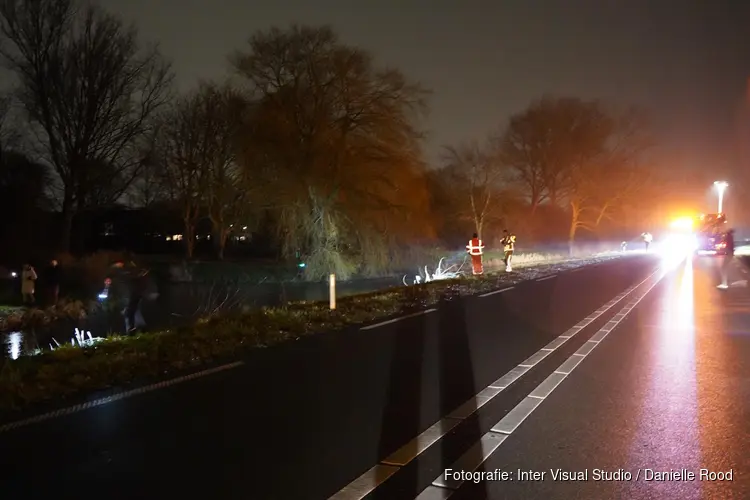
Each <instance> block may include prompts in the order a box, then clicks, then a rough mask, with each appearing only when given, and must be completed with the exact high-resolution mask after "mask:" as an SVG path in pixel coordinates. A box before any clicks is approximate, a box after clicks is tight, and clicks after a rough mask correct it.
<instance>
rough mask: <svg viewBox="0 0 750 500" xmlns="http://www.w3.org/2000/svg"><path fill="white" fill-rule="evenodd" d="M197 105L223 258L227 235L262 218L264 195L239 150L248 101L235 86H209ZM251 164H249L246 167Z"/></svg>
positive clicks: (216, 237)
mask: <svg viewBox="0 0 750 500" xmlns="http://www.w3.org/2000/svg"><path fill="white" fill-rule="evenodd" d="M195 104H196V105H198V106H199V107H200V111H199V112H200V114H201V115H202V119H203V132H202V134H201V136H202V139H203V140H202V141H201V145H200V146H199V147H200V148H202V149H203V151H202V157H203V162H202V164H201V168H203V169H204V171H205V174H204V175H205V178H206V181H207V183H206V193H205V195H206V207H207V210H208V216H209V218H210V219H211V224H212V225H213V232H214V241H215V242H216V252H217V257H218V258H219V259H223V258H224V249H225V247H226V242H227V237H228V236H229V233H230V231H231V229H232V227H233V226H234V225H239V224H240V223H241V224H242V225H243V226H244V227H247V226H248V224H250V223H252V225H253V226H254V225H255V223H256V222H257V221H258V220H259V218H260V217H259V214H260V212H261V211H262V207H261V206H260V204H259V203H257V201H258V200H257V196H258V195H259V194H260V190H259V189H258V188H259V185H258V184H257V183H255V182H254V181H255V179H251V178H248V177H249V176H248V175H247V174H250V173H251V172H252V169H251V168H242V167H241V166H240V165H239V163H238V153H239V152H240V151H241V150H242V146H241V144H240V143H239V141H240V140H241V139H242V133H243V132H245V131H246V130H247V128H246V126H245V125H246V120H247V119H249V117H250V114H249V112H248V110H249V106H248V103H247V102H246V101H245V99H243V97H242V96H241V95H240V94H238V93H237V92H236V91H235V90H233V89H232V88H231V87H229V86H227V85H225V86H222V87H219V86H214V85H205V86H203V87H202V88H201V90H200V91H199V94H198V96H197V100H196V101H195ZM246 167H248V166H246Z"/></svg>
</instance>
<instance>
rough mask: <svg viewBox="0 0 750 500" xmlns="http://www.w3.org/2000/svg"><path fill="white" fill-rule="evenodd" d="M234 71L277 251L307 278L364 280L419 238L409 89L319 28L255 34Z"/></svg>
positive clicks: (423, 209) (421, 187)
mask: <svg viewBox="0 0 750 500" xmlns="http://www.w3.org/2000/svg"><path fill="white" fill-rule="evenodd" d="M233 62H234V66H235V68H236V70H237V73H238V74H239V75H240V76H242V77H243V79H244V81H245V82H246V83H247V85H248V87H249V92H250V95H251V97H252V99H253V100H254V101H255V102H257V106H258V107H257V113H258V114H257V118H256V119H257V120H258V123H259V124H262V126H259V127H257V128H256V130H255V134H254V136H253V138H252V141H251V142H252V144H253V147H252V148H248V150H247V151H248V154H247V155H246V157H245V160H244V161H245V163H246V164H253V165H254V166H255V169H256V171H258V172H263V175H264V178H265V182H267V183H268V184H269V185H271V186H273V192H274V194H275V195H277V196H278V198H277V200H278V201H277V204H276V207H275V208H276V209H275V210H274V212H275V214H276V215H275V220H276V223H277V227H278V233H279V236H280V238H281V242H282V248H283V252H284V254H285V255H286V256H291V255H294V254H295V253H296V252H297V251H301V253H302V254H303V256H304V258H305V259H306V262H307V264H308V265H307V267H306V273H307V275H308V277H309V278H311V279H319V278H322V277H323V276H326V275H327V274H328V273H329V272H332V271H334V272H336V273H337V274H339V275H340V276H341V277H345V276H347V275H349V274H350V273H351V272H352V271H353V270H355V269H357V268H361V267H362V266H363V265H364V266H365V269H364V270H365V271H368V270H370V271H373V270H374V269H375V268H377V267H380V266H384V265H388V264H389V263H390V260H391V257H392V256H391V255H390V252H389V250H390V248H391V245H393V244H394V243H395V242H396V241H398V240H399V238H402V237H408V236H409V235H411V234H413V233H415V232H416V233H420V234H425V233H428V232H430V230H431V228H430V227H429V219H428V212H427V207H428V195H427V192H426V183H425V181H424V165H423V164H422V162H421V151H420V148H419V139H420V138H421V135H420V134H419V132H418V131H417V129H416V128H415V126H414V118H415V117H417V116H418V114H419V113H421V112H422V111H423V110H424V106H425V102H424V98H425V97H426V92H425V91H424V90H423V89H422V88H421V87H420V86H418V85H415V84H411V83H409V82H408V81H407V80H406V78H405V77H404V76H403V75H402V74H401V73H400V72H398V71H396V70H391V69H386V70H381V69H378V68H376V67H375V65H374V63H373V60H372V57H371V56H370V55H369V54H368V53H366V52H364V51H362V50H359V49H356V48H352V47H348V46H346V45H344V44H342V43H341V42H340V41H339V39H338V37H337V36H336V35H335V33H334V32H333V31H332V30H331V29H330V28H327V27H323V28H310V27H300V26H293V27H291V28H289V29H288V30H286V31H282V30H280V29H277V28H274V29H272V30H270V31H267V32H260V33H258V34H256V35H254V36H253V37H252V38H251V39H250V42H249V50H248V51H247V52H244V53H243V52H240V53H237V54H235V56H234V58H233ZM368 268H369V269H368Z"/></svg>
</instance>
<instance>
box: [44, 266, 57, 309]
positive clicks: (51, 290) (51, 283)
mask: <svg viewBox="0 0 750 500" xmlns="http://www.w3.org/2000/svg"><path fill="white" fill-rule="evenodd" d="M44 284H45V286H46V288H47V297H48V299H49V302H50V304H52V305H55V304H57V301H58V300H59V298H60V264H59V263H58V262H57V260H54V259H53V260H52V261H50V263H49V267H48V268H47V269H46V271H45V276H44Z"/></svg>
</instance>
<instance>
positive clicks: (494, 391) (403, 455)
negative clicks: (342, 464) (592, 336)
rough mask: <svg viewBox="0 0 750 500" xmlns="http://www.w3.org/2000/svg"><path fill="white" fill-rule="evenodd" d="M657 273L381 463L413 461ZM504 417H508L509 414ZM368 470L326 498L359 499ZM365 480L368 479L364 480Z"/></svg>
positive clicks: (372, 486) (398, 465)
mask: <svg viewBox="0 0 750 500" xmlns="http://www.w3.org/2000/svg"><path fill="white" fill-rule="evenodd" d="M658 272H659V270H658V269H657V270H656V271H655V272H653V273H652V274H650V275H649V276H648V277H646V278H645V279H644V280H643V281H641V282H640V283H638V284H636V285H633V286H631V287H629V288H627V289H626V290H625V291H624V292H622V293H620V294H618V295H617V296H615V297H614V298H613V299H612V300H610V301H609V302H607V303H606V304H604V305H603V306H602V307H600V308H599V309H597V310H596V311H595V312H594V313H592V314H590V315H588V316H586V318H584V319H583V320H581V321H580V322H578V323H577V324H576V325H575V326H573V327H571V328H569V329H568V330H566V331H565V332H564V333H563V334H562V335H560V336H558V337H557V338H555V339H554V340H552V341H551V342H550V343H549V344H547V345H546V346H545V347H543V348H541V349H540V350H539V351H537V352H536V353H534V354H533V355H532V356H530V357H529V358H527V359H526V361H524V362H522V363H521V364H519V365H517V366H516V367H515V368H513V369H511V370H510V371H509V372H508V373H506V374H505V375H503V376H502V377H500V378H499V379H497V380H496V381H494V382H493V383H491V384H490V385H489V386H487V387H486V388H484V389H483V390H481V391H480V392H479V393H477V394H476V395H474V396H473V397H472V398H470V399H469V400H468V401H465V402H464V403H462V404H461V405H459V406H458V408H456V409H454V410H453V411H451V412H450V413H448V415H446V416H445V417H444V418H443V419H441V420H440V421H438V422H436V423H435V424H433V425H432V426H431V427H429V428H428V429H427V430H425V431H424V432H422V433H421V434H419V435H418V436H417V437H415V438H414V439H412V440H411V441H409V442H408V443H406V444H405V445H403V446H402V447H401V448H399V450H397V451H396V452H394V453H393V454H391V455H390V456H389V457H387V458H386V459H384V460H383V461H381V464H382V465H387V466H396V467H403V466H405V465H406V464H408V463H409V462H411V461H412V460H414V459H415V458H417V456H419V455H420V454H422V453H423V452H424V451H425V450H427V449H428V448H429V447H430V446H432V445H433V444H435V443H436V442H437V441H439V440H440V439H442V437H443V436H445V435H446V434H448V433H449V432H450V431H451V430H453V428H454V427H455V426H456V425H458V424H459V423H460V422H461V421H463V420H465V419H466V418H468V417H470V416H471V415H472V414H474V412H476V411H477V409H479V408H481V407H482V406H484V405H485V404H487V403H488V402H489V401H490V400H491V399H492V398H494V397H495V396H497V395H498V394H499V393H500V392H502V391H503V390H505V389H506V388H507V387H509V386H510V385H511V384H513V383H514V382H516V381H517V380H518V379H519V378H521V377H522V376H523V375H525V374H526V372H528V371H529V370H530V369H531V368H532V366H533V365H530V364H529V363H533V364H534V365H535V364H537V363H539V361H541V360H542V359H544V358H545V357H547V356H548V355H549V354H551V353H552V352H553V351H554V350H555V349H557V348H558V347H560V346H561V345H563V344H564V343H565V342H566V341H567V340H568V339H570V338H571V337H573V336H574V335H576V334H577V333H578V332H580V331H581V330H583V329H584V328H585V327H586V326H588V325H590V324H591V323H592V322H593V321H595V320H597V319H598V318H599V317H601V316H602V315H603V314H604V313H605V312H607V311H609V310H610V309H612V308H613V307H614V306H615V305H617V304H618V303H620V302H621V301H622V300H623V299H624V298H626V297H627V296H629V295H630V294H631V293H633V291H635V290H636V289H638V288H639V287H640V286H641V285H643V284H644V283H646V282H647V281H648V280H650V279H651V278H652V277H653V276H654V275H656V274H657V273H658ZM511 288H512V287H511ZM505 290H507V289H503V290H496V291H494V292H490V294H492V293H499V292H501V291H505ZM480 297H481V295H480ZM581 359H582V358H581ZM531 400H532V401H534V400H536V401H538V402H541V401H542V399H539V398H531ZM537 404H538V403H537ZM511 413H512V412H511ZM507 416H510V413H509V414H508V415H507ZM524 418H525V417H524ZM446 421H454V422H456V424H455V425H447V424H446V423H445V422H446ZM520 421H521V420H519V424H520ZM495 434H497V433H495ZM495 441H496V439H494V438H490V442H492V443H494V442H495ZM428 443H429V444H428ZM498 446H499V443H498ZM474 452H476V450H474ZM467 453H468V452H467ZM480 463H481V462H480ZM454 468H455V467H454ZM371 471H372V469H370V470H369V471H367V472H365V473H364V474H363V475H362V476H360V477H358V478H357V479H355V480H354V481H352V482H351V483H350V484H349V485H347V486H345V487H344V488H343V489H341V490H340V491H339V492H338V493H336V494H335V495H334V496H332V497H331V498H330V499H329V500H334V499H336V500H361V499H362V498H364V497H366V496H367V495H369V494H370V493H372V492H373V491H374V490H375V489H376V488H377V487H378V486H379V485H380V484H381V483H382V481H381V482H379V483H378V484H374V483H373V482H372V481H370V480H369V479H367V477H371V476H368V474H370V475H371ZM365 476H367V477H365ZM386 479H387V478H386ZM368 481H370V482H369V483H368ZM355 483H356V484H358V485H361V484H370V486H371V488H369V489H366V491H365V490H360V489H355V488H352V487H351V486H352V485H354V484H355ZM433 484H434V483H433ZM344 492H346V493H344ZM433 493H434V492H433ZM433 493H429V492H428V493H426V494H427V495H430V494H433ZM423 498H428V497H423ZM429 498H432V497H429Z"/></svg>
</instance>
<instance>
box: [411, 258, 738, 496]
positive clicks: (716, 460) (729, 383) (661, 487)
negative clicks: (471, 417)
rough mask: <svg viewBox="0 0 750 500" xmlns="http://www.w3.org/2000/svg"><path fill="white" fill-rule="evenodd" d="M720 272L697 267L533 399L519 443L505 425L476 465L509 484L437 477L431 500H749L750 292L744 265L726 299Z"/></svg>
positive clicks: (709, 263) (675, 277)
mask: <svg viewBox="0 0 750 500" xmlns="http://www.w3.org/2000/svg"><path fill="white" fill-rule="evenodd" d="M716 264H717V261H716V260H715V259H695V260H690V259H688V260H686V262H685V264H683V265H681V266H679V267H678V268H677V269H676V270H675V271H673V272H672V273H670V274H669V275H667V276H665V277H664V278H663V279H662V280H661V281H660V282H659V283H658V284H657V285H656V286H655V287H654V288H653V289H652V290H651V291H650V293H648V295H646V296H645V297H644V298H643V300H642V301H641V302H640V304H638V305H637V306H636V307H635V308H634V309H632V310H631V311H630V312H629V313H628V314H627V315H626V316H625V317H624V318H622V319H621V322H620V323H619V324H618V325H617V326H616V327H615V328H613V329H612V330H611V332H610V333H609V334H606V338H603V339H602V340H601V341H600V342H599V343H598V345H597V346H595V347H596V348H595V349H593V350H592V351H591V352H590V354H588V355H586V356H585V358H584V359H582V360H579V363H580V364H579V365H578V366H577V367H576V368H575V370H573V371H572V372H570V374H569V375H568V376H566V377H564V378H563V379H562V381H561V382H560V385H559V386H557V388H556V389H554V390H553V391H552V392H551V393H549V394H548V395H545V394H542V393H543V392H544V391H538V390H537V389H535V388H534V387H533V386H532V387H527V388H526V389H525V390H524V391H522V392H525V393H526V394H527V396H528V395H529V394H532V395H533V394H534V392H530V391H537V394H541V395H543V396H544V397H543V399H541V400H539V404H538V406H536V408H535V410H534V411H532V412H531V413H530V414H529V415H528V416H527V417H526V418H525V419H524V420H522V422H521V423H520V425H518V426H517V428H515V429H514V430H512V431H511V432H510V433H509V434H508V433H506V431H507V430H508V429H509V427H508V426H507V425H505V426H503V425H501V424H502V423H503V420H511V421H512V422H511V423H514V424H515V423H517V421H518V420H519V418H509V417H510V415H509V414H503V413H502V412H501V413H500V414H498V415H496V416H497V417H499V419H496V420H495V421H494V422H493V423H490V424H489V425H490V428H489V429H487V430H490V429H492V428H493V427H494V429H495V430H496V431H498V432H497V434H495V433H492V434H490V437H495V440H494V441H493V440H491V439H487V438H485V442H486V443H487V445H485V447H484V452H479V453H476V454H475V456H474V457H473V458H474V463H477V462H479V461H481V460H482V458H484V456H485V455H489V456H488V457H487V459H486V460H484V462H483V464H482V465H481V466H480V467H479V468H477V469H476V470H478V471H505V472H506V473H507V475H506V477H505V480H502V479H503V477H502V475H501V474H496V476H494V477H493V476H490V477H489V480H483V481H477V482H471V481H469V482H464V483H463V484H460V485H459V484H458V483H455V482H451V481H446V480H445V474H444V473H443V474H442V477H439V476H440V474H436V475H435V476H436V477H435V479H436V481H435V482H434V483H433V486H430V487H428V488H427V489H426V490H424V491H423V492H422V494H421V496H420V500H426V499H429V498H451V500H462V499H481V498H489V499H504V498H530V499H531V498H540V499H541V498H544V499H570V498H628V499H731V498H737V499H740V498H750V454H748V453H747V450H749V449H750V420H748V416H750V362H749V360H750V291H749V289H748V288H747V286H746V285H747V281H745V280H746V279H747V272H746V270H745V269H744V268H742V267H740V266H739V265H738V266H735V267H734V268H733V269H732V272H731V276H730V282H734V286H733V287H732V288H730V289H729V290H726V291H721V290H717V289H716V284H717V283H718V279H719V278H718V268H717V265H716ZM595 337H596V336H595ZM558 371H561V372H564V371H566V370H558ZM527 400H528V398H527ZM523 413H524V414H525V413H527V412H523ZM505 415H507V416H505ZM517 417H518V415H517ZM503 436H504V437H503ZM499 440H501V441H502V442H501V443H500V444H499V446H497V447H496V449H495V450H494V452H492V453H491V454H489V453H488V452H489V451H490V450H491V448H492V444H493V443H495V442H497V441H499ZM447 467H451V466H447ZM454 468H457V467H454ZM467 470H473V467H467ZM521 471H523V472H525V473H526V474H524V473H522V472H521ZM557 471H565V472H568V473H579V474H580V473H586V476H584V477H585V480H577V481H566V480H561V479H559V474H557ZM528 472H531V473H532V474H528ZM534 473H536V474H534ZM542 474H543V475H542ZM610 474H611V475H610ZM556 475H557V476H558V478H556V477H555V476H556ZM436 485H441V486H451V487H452V488H456V487H457V491H455V490H451V489H445V488H438V487H436Z"/></svg>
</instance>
